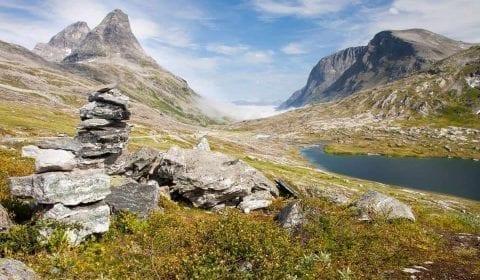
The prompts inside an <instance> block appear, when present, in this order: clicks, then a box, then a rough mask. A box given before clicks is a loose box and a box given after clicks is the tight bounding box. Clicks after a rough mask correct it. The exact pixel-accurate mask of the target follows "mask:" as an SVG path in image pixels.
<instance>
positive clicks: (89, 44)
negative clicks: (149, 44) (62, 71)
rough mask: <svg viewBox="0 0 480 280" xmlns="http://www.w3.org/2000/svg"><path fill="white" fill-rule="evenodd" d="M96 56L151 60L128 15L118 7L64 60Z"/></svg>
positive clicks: (77, 59) (78, 59) (75, 60)
mask: <svg viewBox="0 0 480 280" xmlns="http://www.w3.org/2000/svg"><path fill="white" fill-rule="evenodd" d="M97 57H122V58H124V59H128V60H132V61H137V62H138V61H145V62H150V63H152V62H153V59H151V58H150V57H149V56H148V55H147V54H146V53H145V51H144V50H143V48H142V47H141V45H140V43H139V42H138V40H137V38H136V37H135V35H134V34H133V32H132V29H131V27H130V20H129V19H128V15H127V14H125V13H124V12H123V11H122V10H120V9H115V10H113V11H112V12H110V13H109V14H108V15H107V16H106V17H105V18H104V19H103V20H102V22H101V23H100V24H99V25H98V26H97V27H95V28H94V29H93V30H92V31H90V32H89V33H88V34H87V36H86V37H85V39H84V40H83V41H82V43H81V44H80V45H79V46H78V48H77V49H75V50H74V51H73V52H72V54H71V55H69V56H67V57H66V58H65V59H64V61H65V62H78V61H83V60H89V59H94V58H97Z"/></svg>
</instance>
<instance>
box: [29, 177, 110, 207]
mask: <svg viewBox="0 0 480 280" xmlns="http://www.w3.org/2000/svg"><path fill="white" fill-rule="evenodd" d="M32 189H33V192H32V196H33V197H34V198H35V199H36V200H37V202H38V203H41V204H55V203H62V204H64V205H78V204H80V203H92V202H96V201H99V200H102V199H104V198H105V197H106V196H107V195H108V194H110V177H109V176H108V175H106V174H104V173H103V172H102V170H76V171H73V172H70V173H64V172H49V173H42V174H37V175H35V176H34V178H33V188H32Z"/></svg>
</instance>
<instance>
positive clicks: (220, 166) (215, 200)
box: [157, 147, 278, 208]
mask: <svg viewBox="0 0 480 280" xmlns="http://www.w3.org/2000/svg"><path fill="white" fill-rule="evenodd" d="M157 176H158V178H159V179H160V180H169V181H171V182H172V184H173V186H172V189H173V192H176V193H178V194H179V195H181V196H182V197H184V198H186V199H188V200H189V201H190V202H191V203H192V204H193V205H194V206H195V207H201V208H211V207H214V206H216V205H218V204H222V203H226V204H235V205H237V204H238V203H239V202H241V201H242V200H243V199H244V198H245V197H247V196H249V195H252V194H255V193H257V192H262V195H261V198H259V199H257V200H270V201H271V200H273V198H274V197H276V196H278V189H277V187H276V186H275V184H274V183H272V182H271V181H270V180H268V179H267V178H265V176H263V175H262V174H261V173H260V172H258V171H257V170H256V169H254V168H252V167H251V166H249V165H247V164H245V163H244V162H242V161H240V160H238V159H236V158H232V157H229V156H227V155H224V154H221V153H216V152H209V151H204V150H198V149H197V150H187V149H181V148H179V147H172V148H170V150H168V152H167V153H165V154H164V155H163V158H162V160H161V161H160V165H159V167H158V172H157ZM250 198H253V197H250ZM245 203H246V202H245ZM265 204H266V203H264V204H263V205H265ZM250 205H252V202H251V201H250ZM267 206H268V205H267ZM254 208H257V207H254Z"/></svg>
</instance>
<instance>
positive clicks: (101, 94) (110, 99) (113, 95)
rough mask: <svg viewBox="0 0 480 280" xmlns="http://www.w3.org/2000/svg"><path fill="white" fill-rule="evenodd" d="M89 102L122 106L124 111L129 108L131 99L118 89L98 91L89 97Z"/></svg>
mask: <svg viewBox="0 0 480 280" xmlns="http://www.w3.org/2000/svg"><path fill="white" fill-rule="evenodd" d="M88 101H89V102H93V101H98V102H102V103H109V104H115V105H119V106H122V107H123V108H124V109H127V108H128V101H129V98H128V97H127V96H125V95H123V94H121V93H120V91H119V90H117V89H105V91H103V90H102V91H97V92H94V93H91V94H90V95H89V96H88Z"/></svg>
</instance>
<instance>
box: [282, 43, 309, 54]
mask: <svg viewBox="0 0 480 280" xmlns="http://www.w3.org/2000/svg"><path fill="white" fill-rule="evenodd" d="M282 52H284V53H285V54H305V53H307V51H306V50H305V47H304V46H303V45H302V44H300V43H290V44H288V45H286V46H284V47H283V48H282Z"/></svg>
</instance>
